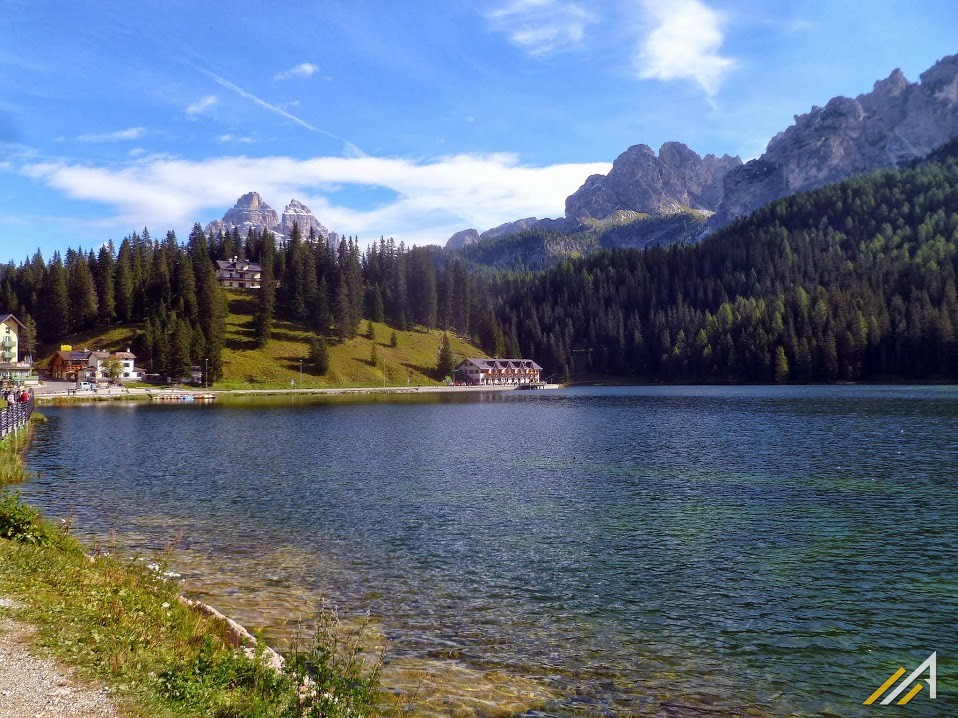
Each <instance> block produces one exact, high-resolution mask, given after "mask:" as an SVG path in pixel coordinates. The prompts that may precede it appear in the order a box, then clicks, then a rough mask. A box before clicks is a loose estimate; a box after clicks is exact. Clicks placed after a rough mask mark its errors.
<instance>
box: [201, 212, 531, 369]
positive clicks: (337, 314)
mask: <svg viewBox="0 0 958 718" xmlns="http://www.w3.org/2000/svg"><path fill="white" fill-rule="evenodd" d="M266 234H267V236H266V237H264V236H263V234H261V233H258V232H257V231H256V230H251V232H250V233H249V234H248V235H247V237H246V238H245V239H244V240H243V242H242V247H241V251H242V256H245V257H246V258H248V259H249V260H251V261H254V262H257V263H258V264H259V265H260V266H261V268H262V274H261V289H260V291H259V293H258V298H257V310H256V315H255V319H254V333H255V335H256V340H257V342H258V343H259V344H260V345H263V344H265V343H266V342H267V341H269V337H270V333H271V332H272V328H273V325H274V322H275V320H276V319H277V318H278V317H284V318H289V319H293V320H296V321H299V322H303V323H305V324H307V325H308V326H310V327H311V328H312V329H313V330H314V331H315V332H316V333H317V334H318V335H319V336H322V337H324V338H329V339H330V340H332V341H344V340H347V339H350V338H352V337H354V336H356V332H357V330H358V327H359V324H360V322H361V321H362V320H363V319H366V320H370V321H373V322H384V323H387V324H389V325H390V326H392V327H394V328H396V329H399V330H401V331H406V330H409V329H412V328H414V327H419V328H423V329H434V328H440V329H443V330H446V331H454V332H457V333H458V334H460V335H462V336H466V337H471V338H473V339H474V340H475V341H476V342H478V343H481V345H482V346H483V348H484V349H485V350H486V351H487V352H489V353H492V354H496V355H498V356H504V355H505V354H506V353H508V352H510V351H512V352H513V353H517V352H518V344H516V343H515V342H513V343H512V344H510V343H509V342H508V340H507V337H506V335H505V334H504V333H503V331H502V329H501V327H500V325H499V323H498V320H497V318H496V314H495V310H494V307H495V302H494V301H493V298H492V294H491V284H490V281H489V280H488V279H486V278H483V277H482V276H480V275H478V274H476V273H474V272H469V271H467V270H466V269H465V267H464V266H463V265H462V264H461V263H459V262H452V263H448V262H445V261H443V256H442V254H441V253H440V252H439V251H438V250H437V249H436V248H435V247H411V248H410V247H407V246H406V245H405V244H404V243H403V242H399V243H397V242H396V241H395V240H394V239H392V238H390V239H385V238H380V239H379V241H378V242H372V243H371V244H370V245H369V247H367V248H366V249H365V251H363V250H361V249H360V244H359V240H358V239H356V238H354V237H348V238H343V239H341V240H340V241H339V243H338V245H337V246H332V245H331V244H330V243H328V242H327V241H324V240H322V239H320V238H317V237H315V236H313V235H310V236H308V237H306V238H303V237H302V235H301V233H300V231H299V228H298V227H297V226H294V228H293V231H292V234H291V236H290V238H289V239H288V240H287V241H285V242H284V243H283V244H282V245H281V246H279V247H277V246H276V243H275V241H273V240H272V236H271V235H269V233H266ZM225 239H226V238H225V236H217V237H214V238H210V242H211V245H214V246H221V245H222V244H224V243H225ZM232 246H233V247H236V245H235V244H233V245H232ZM234 256H239V255H234Z"/></svg>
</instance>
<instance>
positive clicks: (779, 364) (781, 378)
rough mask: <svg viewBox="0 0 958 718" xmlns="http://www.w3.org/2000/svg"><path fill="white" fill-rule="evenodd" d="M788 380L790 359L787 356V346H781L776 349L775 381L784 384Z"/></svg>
mask: <svg viewBox="0 0 958 718" xmlns="http://www.w3.org/2000/svg"><path fill="white" fill-rule="evenodd" d="M787 381H788V359H787V358H786V356H785V347H783V346H779V347H778V348H777V349H776V350H775V383H776V384H784V383H785V382H787Z"/></svg>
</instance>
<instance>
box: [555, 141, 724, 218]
mask: <svg viewBox="0 0 958 718" xmlns="http://www.w3.org/2000/svg"><path fill="white" fill-rule="evenodd" d="M741 164H742V160H741V159H740V158H738V157H730V156H729V155H723V156H722V157H716V156H715V155H706V156H705V157H700V156H699V155H698V154H697V153H696V152H694V151H693V150H691V149H689V148H688V147H686V146H685V145H683V144H682V143H681V142H666V143H665V144H664V145H662V147H661V148H660V149H659V153H658V155H656V153H655V152H654V151H653V150H652V148H651V147H649V146H648V145H633V146H632V147H630V148H629V149H627V150H626V151H625V152H623V153H622V154H620V155H619V156H618V157H616V159H615V162H613V163H612V169H611V170H610V171H609V173H608V174H607V175H592V176H591V177H589V178H588V179H587V180H586V181H585V183H584V184H583V185H582V187H580V188H579V189H578V190H577V191H576V192H575V193H573V194H572V195H570V196H569V197H568V198H567V199H566V202H565V216H566V218H567V219H578V220H581V219H605V218H606V217H608V216H609V215H611V214H613V213H615V212H617V211H619V210H627V211H633V212H640V213H643V214H648V215H651V216H653V217H661V216H664V215H668V214H675V213H676V212H684V211H686V210H689V209H697V210H704V211H707V212H714V211H715V210H716V209H718V206H719V203H720V202H721V200H722V181H723V180H724V179H725V175H726V174H727V173H728V172H729V171H730V170H732V169H733V168H735V167H739V166H740V165H741Z"/></svg>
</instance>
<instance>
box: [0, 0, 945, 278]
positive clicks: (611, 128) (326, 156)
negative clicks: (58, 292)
mask: <svg viewBox="0 0 958 718" xmlns="http://www.w3.org/2000/svg"><path fill="white" fill-rule="evenodd" d="M0 8H2V9H3V11H4V12H3V14H4V22H3V23H2V25H0V63H2V66H3V68H4V72H3V73H2V74H0V261H9V260H13V261H16V262H20V261H22V260H23V259H24V258H26V257H27V256H28V255H32V254H33V252H35V251H36V250H37V249H38V248H39V249H41V250H42V251H43V253H44V257H47V258H48V257H49V256H50V255H51V254H52V252H53V250H55V249H60V250H63V249H65V248H66V247H77V246H82V247H84V248H86V249H91V248H97V247H99V246H100V244H102V243H103V242H105V241H107V240H109V239H113V240H115V241H119V240H120V239H122V237H123V236H125V235H127V234H129V233H130V232H132V231H133V230H139V229H142V228H143V227H144V226H147V227H149V229H150V231H151V233H152V234H153V235H154V236H162V235H163V234H165V232H166V231H167V230H168V229H173V230H174V231H176V233H177V235H178V236H179V237H180V238H181V239H185V238H186V235H187V234H188V232H189V229H190V227H191V226H192V225H193V223H194V222H197V221H199V222H201V223H202V224H204V225H205V224H206V223H207V222H209V221H210V220H212V219H215V218H218V217H221V216H222V215H223V213H224V212H225V211H226V210H227V209H228V208H229V207H231V206H232V205H233V204H234V202H235V201H236V199H237V198H238V197H239V196H240V195H242V194H244V193H245V192H248V191H251V190H256V191H258V192H260V194H262V195H263V198H264V199H265V200H266V201H267V202H268V203H269V204H270V205H272V206H273V207H274V208H275V209H276V210H277V211H279V212H282V209H283V207H284V205H285V204H286V203H288V202H289V200H290V199H292V198H294V197H295V198H297V199H299V200H301V201H303V202H305V203H306V204H307V205H309V206H310V207H311V208H312V210H313V212H314V214H316V215H317V216H318V217H319V219H320V220H321V221H322V222H323V223H324V224H325V225H327V226H328V227H329V228H330V229H333V230H335V231H338V232H340V233H344V234H352V235H358V236H359V237H360V238H361V239H362V240H372V239H376V238H378V237H379V236H380V235H387V236H390V235H391V236H394V237H396V239H397V240H400V239H401V240H404V241H406V242H407V243H416V244H426V243H443V242H445V240H446V239H447V238H448V236H449V235H450V234H452V233H453V232H454V231H457V230H459V229H464V228H467V227H475V228H477V229H479V230H480V231H482V230H485V229H488V228H489V227H493V226H496V225H498V224H501V223H502V222H506V221H510V220H513V219H518V218H521V217H527V216H537V217H546V216H550V217H558V216H561V215H562V213H563V209H564V200H565V197H566V196H567V195H569V194H570V193H572V192H573V191H575V189H577V188H578V187H579V185H581V183H582V182H583V181H584V180H585V178H586V177H587V176H588V175H590V174H593V173H596V172H606V171H608V169H609V167H610V166H611V162H612V160H613V159H614V158H615V157H616V156H617V155H618V154H620V153H621V152H622V151H624V150H625V149H626V148H627V147H629V146H630V145H633V144H637V143H645V144H648V145H650V146H652V147H653V148H655V149H657V148H658V147H659V146H660V145H661V144H662V143H663V142H667V141H670V140H676V141H680V142H684V143H686V144H687V145H689V146H690V147H691V148H692V149H694V150H695V151H697V152H698V153H700V154H706V153H716V154H723V153H729V154H738V155H740V156H741V157H742V158H743V159H749V158H752V157H756V156H758V155H759V154H761V152H762V151H763V149H764V147H765V145H766V144H767V142H768V140H769V139H771V137H772V136H773V135H774V134H775V133H776V132H778V131H781V130H783V129H785V127H787V126H788V125H789V124H791V123H792V121H793V115H795V114H801V113H804V112H807V111H808V110H809V109H810V108H811V106H812V105H816V104H817V105H822V104H824V103H825V102H826V101H827V100H828V99H829V98H831V97H833V96H835V95H848V96H855V95H857V94H860V93H863V92H867V91H869V90H870V89H871V87H872V84H873V83H874V82H875V81H876V80H878V79H881V78H884V77H887V76H888V74H889V73H890V72H891V71H892V70H893V69H894V68H896V67H900V68H901V69H902V70H903V71H904V73H905V75H906V77H907V78H908V79H909V80H911V81H917V80H918V75H919V74H920V73H921V72H923V71H924V70H925V69H927V68H928V67H930V66H931V65H932V64H933V63H934V62H935V61H936V60H937V59H939V58H941V57H943V56H945V55H948V54H952V53H955V52H958V43H956V41H955V27H956V26H958V3H954V2H953V0H946V1H944V2H922V1H920V0H918V1H914V2H908V3H901V2H894V3H893V2H882V1H881V0H873V1H870V2H864V1H863V2H855V1H850V2H841V3H836V2H834V1H833V0H826V1H822V2H819V1H817V0H815V1H813V0H808V1H807V2H766V1H763V0H672V1H671V2H656V1H653V0H648V1H645V0H629V1H626V0H607V1H606V2H579V1H578V0H476V1H475V2H465V1H459V0H435V1H431V2H416V1H414V0H409V1H404V2H380V1H379V0H367V1H365V2H364V1H363V0H346V1H345V2H333V1H319V2H312V3H303V2H297V3H287V2H282V1H274V2H264V1H262V0H260V1H256V2H253V1H248V2H234V3H219V2H213V1H208V2H202V3H198V2H192V1H183V0H163V1H158V0H140V1H139V2H92V3H76V2H73V1H72V0H48V1H39V2H38V1H36V0H23V1H20V0H0Z"/></svg>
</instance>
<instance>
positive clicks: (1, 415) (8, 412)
mask: <svg viewBox="0 0 958 718" xmlns="http://www.w3.org/2000/svg"><path fill="white" fill-rule="evenodd" d="M34 404H35V401H34V399H33V397H30V400H29V401H24V402H18V403H16V404H13V405H12V406H8V407H7V408H6V409H0V439H2V438H3V437H5V436H6V435H7V434H10V433H13V432H15V431H18V430H20V429H22V428H23V427H24V426H25V425H26V423H27V422H28V421H30V415H31V414H32V413H33V407H34Z"/></svg>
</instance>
